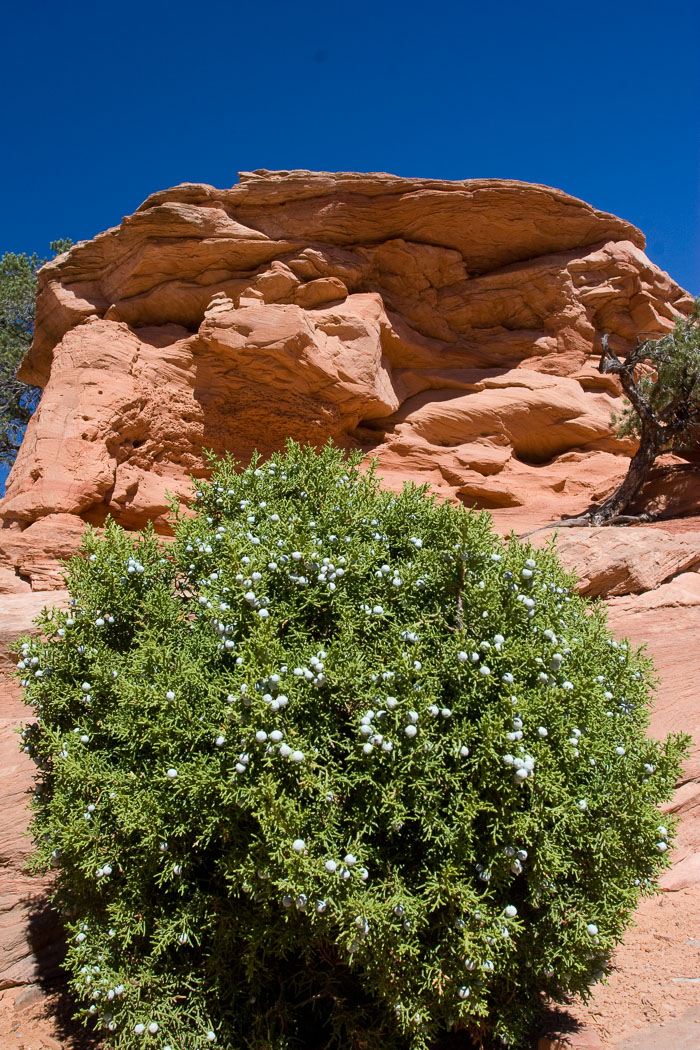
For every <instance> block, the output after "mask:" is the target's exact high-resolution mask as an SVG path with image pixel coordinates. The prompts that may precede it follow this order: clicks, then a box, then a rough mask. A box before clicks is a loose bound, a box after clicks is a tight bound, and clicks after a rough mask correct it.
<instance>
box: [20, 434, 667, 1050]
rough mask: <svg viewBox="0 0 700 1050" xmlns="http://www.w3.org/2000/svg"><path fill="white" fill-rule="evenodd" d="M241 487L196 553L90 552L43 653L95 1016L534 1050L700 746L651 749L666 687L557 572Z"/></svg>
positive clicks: (49, 825) (48, 779) (382, 514)
mask: <svg viewBox="0 0 700 1050" xmlns="http://www.w3.org/2000/svg"><path fill="white" fill-rule="evenodd" d="M213 465H214V464H213ZM214 466H215V470H214V474H213V477H212V480H211V482H210V483H206V484H205V483H201V484H199V486H198V492H197V494H196V499H195V501H194V513H193V514H192V515H191V516H187V517H184V518H182V519H181V520H180V521H179V522H178V524H177V529H176V538H175V541H174V543H172V544H171V545H167V544H166V545H161V543H159V541H158V539H157V537H156V536H155V535H154V534H153V532H151V531H146V532H145V533H143V534H141V535H138V536H134V535H130V534H127V533H125V532H123V531H122V530H121V529H119V528H118V527H116V526H115V525H114V524H110V523H108V525H107V527H106V529H105V534H104V538H102V539H100V538H98V537H97V536H96V535H94V534H90V535H88V536H87V538H86V540H85V543H84V547H83V551H82V554H81V555H79V556H76V557H75V558H74V559H72V561H71V563H70V566H69V570H68V585H69V588H70V592H71V594H72V606H71V609H70V611H69V612H67V613H66V612H60V611H55V610H54V611H51V612H45V613H44V614H43V618H42V620H41V623H40V627H41V634H40V635H39V636H37V637H35V638H33V639H31V640H29V641H26V642H24V643H23V645H22V649H21V657H20V661H19V664H18V668H19V672H18V673H19V675H20V677H21V678H22V679H23V682H24V686H25V691H26V698H27V702H28V703H29V704H31V705H32V707H33V717H34V719H35V720H34V722H32V723H31V724H30V725H28V726H27V728H26V729H25V731H24V733H23V737H24V739H23V741H22V743H23V745H24V747H25V749H26V750H27V751H28V752H29V753H30V754H31V755H32V756H33V757H34V759H35V761H36V762H37V764H38V767H39V775H38V785H37V791H36V798H35V801H34V809H35V817H34V825H33V826H34V832H35V835H36V840H37V843H38V845H37V851H36V866H37V868H39V869H42V870H43V869H47V868H49V867H54V868H56V878H57V881H56V901H57V903H58V904H59V905H60V907H61V909H62V912H63V914H64V916H65V918H66V924H67V929H68V937H69V945H70V947H69V952H68V963H67V965H68V967H69V969H70V973H71V974H72V987H73V990H74V992H75V995H76V997H77V999H78V1000H79V1002H81V1003H82V1007H81V1010H82V1015H83V1016H84V1018H85V1019H86V1020H87V1019H89V1018H91V1017H92V1018H93V1019H94V1020H95V1021H96V1022H97V1023H98V1025H100V1026H102V1027H103V1028H104V1030H105V1037H106V1041H107V1043H108V1044H109V1045H111V1046H115V1047H119V1048H137V1047H151V1048H153V1050H167V1048H168V1047H171V1048H173V1050H195V1048H202V1047H205V1046H206V1045H207V1043H208V1042H211V1043H214V1042H217V1043H218V1045H220V1046H222V1047H226V1048H231V1050H239V1048H241V1047H248V1048H251V1050H282V1048H287V1047H294V1046H308V1045H311V1046H314V1045H315V1046H328V1045H333V1044H335V1045H338V1044H342V1045H344V1046H348V1045H349V1046H352V1047H356V1048H368V1050H375V1048H376V1050H379V1048H382V1050H385V1048H392V1047H394V1048H408V1047H410V1048H413V1050H420V1048H423V1047H425V1046H426V1045H427V1044H429V1043H430V1042H431V1041H432V1040H433V1039H434V1038H435V1037H436V1036H438V1035H439V1034H440V1033H442V1032H444V1031H446V1030H450V1029H466V1030H467V1032H468V1033H469V1034H470V1035H471V1036H472V1038H474V1039H475V1041H476V1042H477V1043H480V1042H481V1041H484V1042H489V1041H490V1040H491V1039H493V1038H497V1039H498V1038H500V1039H501V1040H502V1042H503V1043H505V1044H507V1045H511V1046H513V1045H516V1044H518V1043H519V1041H520V1040H522V1039H523V1038H524V1037H525V1034H526V1032H527V1030H528V1026H529V1025H530V1024H531V1021H532V1018H533V1016H534V1015H535V1014H536V1013H537V1012H538V1009H539V1007H540V1004H541V1001H542V996H543V995H546V996H549V997H551V998H552V999H554V1000H557V1001H561V1000H564V999H566V997H568V996H570V995H572V994H574V993H581V994H583V995H584V996H585V995H586V994H587V990H588V989H589V988H590V986H591V985H592V984H593V983H594V982H595V981H597V980H599V979H600V978H601V977H603V975H604V974H605V972H606V968H607V966H608V960H609V958H610V953H611V951H612V949H613V948H614V946H615V945H616V944H617V943H618V942H619V940H620V938H621V936H622V934H623V931H624V929H625V927H626V926H627V925H628V924H629V922H630V918H631V915H632V912H633V909H634V908H635V906H636V904H637V902H638V900H639V898H640V896H642V895H645V894H649V893H651V892H652V891H653V890H654V886H655V880H656V877H657V875H658V874H659V872H660V870H661V869H663V868H664V867H665V866H666V865H667V864H668V852H667V850H668V846H669V843H670V840H671V838H672V832H673V828H672V826H671V824H670V822H669V821H667V820H662V819H661V817H660V815H659V812H658V810H657V808H656V807H657V805H658V803H660V802H662V801H664V800H666V799H668V798H669V797H670V796H671V791H672V787H673V784H674V781H675V780H676V778H677V776H678V774H679V770H680V763H681V760H682V757H683V755H684V753H685V751H686V749H687V739H686V738H685V737H683V736H680V735H679V736H676V737H669V738H668V739H667V740H666V741H665V742H663V743H659V742H657V741H654V740H651V739H649V738H648V737H647V735H646V732H645V730H646V728H647V723H648V701H649V694H650V688H651V686H652V684H653V674H652V669H651V666H650V663H649V661H648V660H647V659H646V658H644V657H643V656H640V655H639V654H635V653H633V652H632V651H631V650H630V648H629V646H628V645H627V644H626V643H620V642H618V641H616V640H614V639H613V638H611V637H610V635H609V634H608V633H607V630H606V624H605V618H604V614H603V612H602V611H601V609H600V608H598V607H595V606H592V605H590V604H588V603H586V602H585V601H584V600H583V599H581V598H579V597H577V596H576V595H575V594H573V593H572V592H571V586H572V579H571V577H570V576H568V575H567V574H566V573H565V572H564V570H563V569H562V568H561V566H560V564H559V562H558V561H557V557H556V554H555V552H554V550H553V549H552V548H548V549H546V550H544V551H538V552H534V551H533V550H532V549H531V548H530V547H528V546H524V545H522V544H520V543H519V542H517V540H515V539H511V540H510V541H508V542H506V541H504V540H501V539H500V538H498V537H497V536H495V535H494V534H493V532H492V531H491V527H490V520H489V517H488V515H486V514H481V515H478V514H472V513H468V512H467V511H465V510H464V509H462V508H460V507H455V506H452V505H448V504H440V503H439V502H438V501H437V500H436V499H435V498H434V497H432V496H430V495H429V494H428V493H427V492H426V490H425V489H424V488H417V487H415V486H413V485H407V486H406V487H405V488H404V490H403V492H402V493H401V494H400V495H397V494H394V493H391V492H387V491H383V490H382V489H381V488H380V486H379V484H378V482H377V480H376V478H375V476H374V473H373V472H372V471H371V470H370V471H369V472H364V471H363V469H361V467H360V457H359V456H358V455H355V456H351V457H350V458H349V459H347V460H346V459H344V458H343V455H342V453H340V452H339V451H338V450H337V449H335V448H334V447H332V446H331V445H329V446H326V447H325V448H324V449H323V450H321V451H320V452H317V451H315V450H313V449H308V448H300V447H299V446H297V445H295V444H292V443H290V444H289V445H288V447H287V449H286V452H285V453H284V454H280V455H275V456H273V457H272V458H271V459H270V460H269V461H268V462H266V463H262V462H261V461H260V460H254V461H253V463H252V464H251V465H250V466H249V467H248V468H247V469H245V470H243V471H242V472H240V473H237V471H236V469H235V468H234V464H233V462H232V461H230V460H226V461H224V462H221V463H218V464H215V465H214ZM664 825H665V826H664Z"/></svg>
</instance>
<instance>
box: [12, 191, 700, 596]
mask: <svg viewBox="0 0 700 1050" xmlns="http://www.w3.org/2000/svg"><path fill="white" fill-rule="evenodd" d="M643 245H644V239H643V236H642V234H641V233H640V232H639V231H638V230H636V229H635V228H634V227H633V226H630V225H629V224H628V223H626V222H623V221H622V220H620V219H617V218H615V217H614V216H612V215H607V214H604V213H602V212H598V211H596V210H595V209H593V208H591V207H590V206H589V205H587V204H584V203H583V202H581V201H578V200H575V199H574V198H572V197H569V196H567V195H566V194H564V193H561V192H560V191H558V190H553V189H548V188H547V187H544V186H533V185H528V184H525V183H519V182H507V181H499V180H472V181H467V182H461V183H451V182H438V181H431V180H420V179H399V178H395V177H393V176H390V175H377V174H374V175H353V174H347V175H346V174H340V175H328V174H313V173H309V172H277V173H270V172H256V173H253V174H245V175H242V176H241V181H240V183H239V185H237V186H234V187H233V188H232V189H230V190H215V189H214V188H213V187H210V186H202V185H189V184H186V185H183V186H178V187H175V188H174V189H171V190H165V191H163V192H161V193H157V194H154V195H153V196H152V197H150V198H149V199H148V200H147V201H146V202H145V203H144V204H143V205H142V206H141V207H140V208H139V209H138V210H137V211H136V212H135V214H134V215H132V216H129V217H128V218H125V219H124V220H123V221H122V223H121V225H120V226H118V227H115V228H114V229H112V230H108V231H107V232H106V233H103V234H100V235H99V236H98V237H96V238H95V239H94V240H93V241H90V242H84V243H82V244H79V245H76V246H75V247H74V248H72V249H71V250H70V252H68V253H66V254H64V255H62V256H60V257H59V258H57V259H56V260H54V261H53V262H51V263H49V264H47V265H46V266H45V267H44V269H43V270H42V272H41V275H40V290H39V300H38V311H37V329H36V338H35V341H34V345H33V347H32V349H31V351H30V352H29V354H28V355H27V357H26V359H25V361H24V363H23V365H22V371H21V377H22V378H23V379H25V380H27V381H28V382H32V383H37V384H38V385H40V386H42V387H43V389H44V394H43V397H42V401H41V404H40V407H39V409H38V411H37V413H36V415H35V416H34V418H33V420H32V422H31V423H30V426H29V428H28V431H27V435H26V438H25V441H24V444H23V446H22V449H21V451H20V454H19V456H18V459H17V462H16V465H15V467H14V469H13V471H12V474H11V475H10V478H9V483H8V490H7V496H6V498H5V500H4V501H3V502H2V504H0V516H1V517H2V519H3V521H4V523H5V525H6V526H8V525H14V526H16V527H19V529H22V530H26V529H27V528H28V527H29V526H32V527H33V528H36V527H37V523H38V522H39V521H40V520H41V519H44V518H51V519H52V520H51V524H50V526H49V527H47V528H46V530H45V532H46V534H51V535H54V536H58V535H59V534H60V533H61V532H63V528H64V525H65V521H66V519H65V518H62V519H58V518H54V517H53V516H54V515H56V514H60V515H74V516H76V517H77V518H79V519H81V520H82V521H89V522H93V523H96V524H101V523H102V522H103V521H104V519H105V517H106V516H107V514H111V515H112V516H114V517H115V518H116V519H117V520H118V521H120V522H122V523H123V524H125V525H126V526H127V527H134V526H139V525H142V524H143V523H144V522H145V521H147V520H149V519H152V520H155V522H156V524H157V527H158V528H160V529H161V530H162V529H164V528H166V518H167V514H168V500H167V495H166V493H168V492H171V493H173V494H175V495H176V496H182V495H183V494H184V493H185V492H186V490H187V488H188V477H189V474H190V473H191V472H194V473H196V474H197V473H200V472H201V471H202V468H203V457H202V449H203V448H213V449H215V450H216V451H217V452H222V451H223V450H225V449H229V450H230V451H232V452H233V453H234V454H235V455H236V456H238V457H239V458H241V459H246V458H247V457H248V456H249V455H250V453H251V451H252V450H253V448H255V447H257V448H258V449H259V450H260V451H261V452H262V453H263V454H266V453H269V452H270V451H272V450H273V449H276V448H279V447H280V446H281V445H282V444H283V443H284V440H285V438H286V437H288V436H292V437H295V438H298V439H300V440H303V441H313V442H315V443H321V442H323V441H325V440H326V439H327V438H328V437H333V438H334V439H335V440H336V441H338V442H340V443H341V444H344V445H346V446H352V447H360V448H362V449H363V450H364V451H366V452H367V453H368V454H374V455H376V456H377V458H378V460H379V467H380V473H381V474H383V475H384V477H385V478H386V479H387V480H388V482H389V483H390V484H399V483H400V482H401V481H402V480H403V479H404V478H405V477H406V476H411V477H413V478H416V479H418V480H422V481H429V482H430V483H431V484H432V485H433V486H434V487H435V488H437V489H438V490H439V491H441V492H442V493H444V494H445V495H446V496H452V497H455V496H456V497H457V498H459V499H461V500H462V501H464V502H465V503H466V504H467V505H469V506H472V505H476V506H479V507H489V508H500V509H502V510H503V511H504V512H505V513H504V514H502V515H501V517H503V518H504V520H506V521H508V520H510V519H511V518H512V520H513V521H514V522H521V521H525V520H526V519H527V515H528V507H532V506H534V505H536V507H537V519H538V521H540V522H541V521H544V520H547V519H548V518H549V519H550V520H551V519H553V518H555V517H557V516H559V515H560V514H561V513H562V512H570V513H575V512H577V511H579V510H581V509H583V508H584V507H585V506H586V505H587V504H588V503H589V502H590V501H591V500H593V499H597V498H600V497H601V496H603V495H604V494H605V493H606V492H607V491H608V490H609V489H610V488H611V486H613V485H614V484H615V483H616V481H617V480H618V479H619V477H620V476H621V475H622V474H623V473H624V471H625V469H626V465H627V458H626V457H627V454H628V453H629V451H630V447H631V446H630V445H629V443H628V442H621V441H620V440H618V439H617V438H616V437H615V436H614V435H613V433H612V431H611V428H610V412H611V409H614V408H616V407H619V400H618V395H619V389H618V387H617V385H616V382H615V380H614V379H611V378H610V377H605V376H601V375H599V374H598V373H597V371H596V368H595V364H596V361H597V356H598V349H599V341H600V335H601V334H602V333H603V332H608V333H610V335H611V341H612V343H613V345H614V346H615V347H616V348H617V349H618V350H619V351H620V352H623V351H624V350H625V349H626V348H628V347H629V346H630V345H632V344H633V343H634V341H635V340H636V337H637V335H639V334H640V333H655V332H656V333H658V332H661V331H663V330H666V329H667V328H668V327H669V326H670V325H671V323H672V320H673V317H674V316H675V314H676V312H677V311H683V310H686V309H687V308H688V304H689V303H690V297H689V296H688V295H687V294H685V293H684V292H683V291H682V290H681V289H680V288H679V287H678V286H677V285H676V284H674V282H673V281H672V280H671V279H670V278H669V277H668V275H667V274H664V273H662V272H661V271H660V270H658V269H657V268H656V267H655V266H654V265H653V264H652V263H650V262H649V260H648V259H647V258H646V256H645V255H644V254H643V252H642V248H643ZM683 481H686V488H687V479H686V478H684V477H683V478H681V481H680V488H682V483H683ZM677 488H679V484H677ZM680 488H679V491H680ZM697 493H698V485H697V482H695V483H694V484H691V486H690V491H686V492H685V493H682V494H681V496H680V504H681V505H687V504H688V503H689V501H692V499H693V498H694V497H697ZM662 500H663V494H662ZM678 505H679V502H678V500H676V507H678ZM22 535H24V533H22ZM75 539H76V536H75V531H74V530H73V532H71V536H70V537H68V538H67V539H66V540H65V541H64V546H65V543H66V542H73V543H74V542H75ZM11 546H12V549H11V550H10V549H9V548H8V546H7V544H6V543H5V537H4V536H3V537H2V542H0V551H1V552H2V553H0V569H2V568H3V567H4V568H5V569H6V570H8V571H9V572H10V574H12V573H13V572H14V571H16V572H17V573H19V574H21V576H23V577H25V578H28V579H29V580H30V581H31V585H32V587H33V588H35V589H36V588H37V587H38V586H46V585H53V586H56V585H57V583H58V582H59V581H58V578H57V574H56V572H55V571H54V573H53V577H52V573H51V568H50V564H49V562H48V561H47V558H46V557H45V558H44V561H43V563H42V564H41V565H35V564H33V563H32V560H31V556H29V555H27V554H26V552H25V555H24V556H22V557H20V556H19V547H18V541H14V544H13V545H11ZM20 546H21V543H20ZM25 546H27V545H26V544H25ZM28 546H29V548H30V549H32V550H34V549H35V548H36V543H35V542H32V543H30V544H29V545H28ZM50 546H51V544H50V543H49V548H50ZM45 549H46V548H45ZM23 565H24V568H22V566H23ZM3 579H4V581H5V583H4V586H6V587H7V588H12V587H17V584H16V583H13V581H12V580H10V579H9V577H8V576H7V574H6V573H4V574H3ZM21 582H22V581H21V580H20V583H21ZM0 586H3V582H2V581H1V580H0Z"/></svg>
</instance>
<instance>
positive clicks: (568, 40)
mask: <svg viewBox="0 0 700 1050" xmlns="http://www.w3.org/2000/svg"><path fill="white" fill-rule="evenodd" d="M0 28H1V34H0V35H1V36H2V42H1V43H0V58H1V61H0V81H1V82H2V97H3V99H4V105H3V121H2V125H3V127H2V132H3V134H2V139H3V146H4V149H3V163H2V165H1V166H0V189H1V191H2V209H1V211H0V252H3V251H8V250H11V251H25V250H26V251H37V252H38V253H39V254H44V253H45V252H46V251H47V249H48V242H49V241H50V240H52V239H55V238H57V237H72V238H73V240H80V239H83V238H87V237H92V236H93V235H94V234H96V233H98V232H99V231H100V230H103V229H106V228H107V227H109V226H113V225H115V224H116V223H118V222H119V221H120V219H121V217H122V216H123V215H125V214H128V213H130V212H132V211H133V210H134V208H136V207H137V206H138V205H139V204H140V203H141V201H142V200H143V199H144V198H145V197H147V196H148V194H149V193H151V192H153V191H154V190H158V189H161V188H163V187H166V186H171V185H174V184H175V183H178V182H185V181H188V182H197V181H199V182H209V183H213V184H214V185H216V186H230V185H232V184H233V183H234V182H235V181H236V178H237V172H238V171H240V170H250V169H255V168H310V169H316V170H330V171H336V170H357V171H389V172H393V173H395V174H398V175H418V176H423V177H435V178H447V179H462V178H476V177H498V178H512V179H525V180H529V181H533V182H542V183H546V184H548V185H551V186H557V187H559V188H561V189H563V190H566V191H567V192H568V193H572V194H574V195H575V196H577V197H582V198H583V199H584V200H587V201H589V202H590V203H592V204H594V205H595V206H596V207H598V208H602V209H605V210H607V211H612V212H615V213H616V214H617V215H620V216H622V217H624V218H625V219H628V220H630V221H631V222H634V223H636V224H637V225H638V226H640V227H641V228H642V229H643V230H644V232H645V233H646V235H647V238H648V248H647V251H648V254H649V255H650V257H651V258H652V259H653V261H654V262H656V263H657V264H658V265H659V266H661V267H662V268H663V269H665V270H668V271H669V273H671V275H672V276H673V277H674V278H675V279H676V280H677V281H678V282H679V283H680V284H682V285H683V286H684V287H686V288H687V289H689V290H690V291H692V292H693V293H695V294H698V293H700V118H699V115H698V114H699V107H698V103H699V102H700V59H699V57H698V56H699V54H700V50H699V45H698V41H699V40H700V4H698V2H697V0H681V2H679V3H675V4H674V3H665V4H659V3H657V2H650V0H606V2H605V3H601V2H599V0H593V2H588V3H576V4H567V3H565V2H562V0H556V2H543V3H538V2H536V0H533V2H530V3H528V2H525V0H516V2H514V0H502V2H500V3H494V2H484V0H479V2H477V3H469V2H465V0H461V2H456V0H443V2H442V3H439V4H437V3H426V2H425V0H423V2H421V3H418V2H411V0H404V2H402V3H398V2H394V0H389V2H382V0H377V2H367V0H354V2H353V3H348V2H347V0H345V2H343V3H338V2H335V0H327V2H324V3H319V2H318V0H309V2H307V3H293V2H292V3H290V2H281V0H266V2H263V3H245V4H240V3H236V2H235V0H229V2H227V3H221V2H218V0H210V2H208V3H182V2H179V0H168V2H163V0H141V2H139V3H135V2H133V0H120V3H118V4H102V3H95V2H94V0H91V2H90V3H87V2H85V0H76V2H71V0H66V2H65V3H61V4H58V3H53V4H49V3H37V2H36V0H34V2H32V0H28V2H24V3H21V4H17V3H14V4H10V5H7V6H6V10H5V13H4V16H3V19H2V22H1V23H0Z"/></svg>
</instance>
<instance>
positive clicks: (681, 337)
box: [612, 299, 700, 453]
mask: <svg viewBox="0 0 700 1050" xmlns="http://www.w3.org/2000/svg"><path fill="white" fill-rule="evenodd" d="M631 356H632V358H633V360H634V361H639V362H640V363H642V364H644V365H645V366H646V369H647V370H646V373H645V374H643V375H641V376H640V377H639V379H638V381H637V387H638V389H639V393H640V395H641V396H642V397H643V398H644V399H645V400H646V402H647V404H648V405H649V407H650V409H651V411H652V412H653V414H654V417H655V419H656V420H657V421H658V424H659V431H660V439H659V449H658V451H659V453H661V452H670V451H674V450H675V451H680V452H683V451H687V450H688V449H692V448H695V447H697V444H698V427H700V299H696V300H695V302H694V304H693V312H692V313H691V314H690V315H689V316H687V317H679V318H678V320H677V321H676V323H675V325H674V327H673V329H672V331H670V332H668V333H667V334H666V335H664V336H661V338H659V339H649V340H647V341H646V342H645V343H642V344H641V345H640V346H639V347H637V348H636V349H635V350H634V351H632V355H631ZM612 422H613V424H615V426H616V429H617V433H618V435H619V436H620V437H634V438H637V439H640V438H642V426H641V420H640V417H639V413H638V412H637V411H636V410H635V409H634V407H633V406H632V405H631V404H630V403H629V402H627V403H626V404H625V407H624V408H623V411H622V413H621V414H620V415H619V416H616V415H615V414H613V416H612Z"/></svg>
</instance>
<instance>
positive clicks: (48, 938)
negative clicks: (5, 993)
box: [26, 897, 101, 1050]
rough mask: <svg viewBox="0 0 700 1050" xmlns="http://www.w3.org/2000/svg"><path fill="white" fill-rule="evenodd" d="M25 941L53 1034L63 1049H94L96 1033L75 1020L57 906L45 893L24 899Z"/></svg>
mask: <svg viewBox="0 0 700 1050" xmlns="http://www.w3.org/2000/svg"><path fill="white" fill-rule="evenodd" d="M26 903H27V907H28V923H27V941H28V942H29V944H30V946H31V949H32V953H33V955H34V958H35V959H36V981H35V983H36V985H37V986H38V987H39V988H40V989H41V992H42V995H43V1002H42V1004H41V1006H40V1008H39V1009H40V1010H41V1015H42V1016H43V1017H44V1018H45V1019H46V1020H47V1021H48V1022H49V1023H50V1025H51V1027H52V1030H53V1035H54V1037H55V1038H56V1039H57V1040H59V1042H60V1043H61V1044H62V1045H63V1046H64V1047H65V1048H66V1050H95V1048H97V1047H98V1046H100V1043H101V1040H100V1038H99V1036H98V1035H97V1034H96V1033H95V1032H94V1031H93V1030H91V1029H89V1028H88V1029H86V1028H84V1027H83V1026H82V1024H80V1022H79V1021H76V1020H74V1016H73V1015H74V1013H75V1011H76V1001H75V999H74V998H73V996H72V995H71V992H70V989H69V987H68V974H67V972H66V970H65V969H64V967H63V963H64V960H65V957H66V940H65V934H64V929H63V924H62V923H61V920H60V918H59V915H58V913H57V912H56V909H55V908H54V907H53V905H52V904H51V903H50V901H48V900H47V899H46V898H45V897H33V898H31V899H30V900H28V901H27V902H26Z"/></svg>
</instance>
